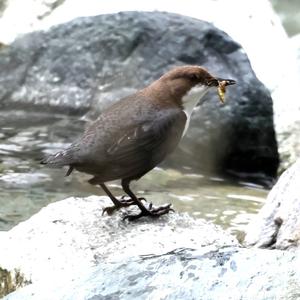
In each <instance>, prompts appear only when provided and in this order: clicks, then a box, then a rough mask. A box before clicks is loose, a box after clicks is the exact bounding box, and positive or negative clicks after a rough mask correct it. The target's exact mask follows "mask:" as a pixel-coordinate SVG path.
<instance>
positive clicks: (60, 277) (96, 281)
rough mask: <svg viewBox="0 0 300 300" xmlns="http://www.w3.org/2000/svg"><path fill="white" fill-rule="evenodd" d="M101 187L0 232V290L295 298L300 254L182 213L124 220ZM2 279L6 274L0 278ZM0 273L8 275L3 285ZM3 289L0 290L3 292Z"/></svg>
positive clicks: (77, 297) (47, 299)
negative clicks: (245, 242) (255, 244)
mask: <svg viewBox="0 0 300 300" xmlns="http://www.w3.org/2000/svg"><path fill="white" fill-rule="evenodd" d="M107 204H110V201H109V200H108V199H107V198H105V197H102V198H101V197H95V196H93V197H89V198H69V199H66V200H63V201H59V202H57V203H53V204H50V205H49V206H47V207H46V208H43V209H42V210H41V211H40V212H39V213H38V214H36V215H34V216H33V217H32V218H31V219H29V220H28V221H26V222H23V223H20V224H19V225H17V226H16V227H15V228H13V229H12V230H10V231H9V232H1V234H0V243H1V247H0V278H2V281H1V282H0V288H1V289H2V290H1V291H0V293H1V292H3V287H4V288H5V287H7V282H9V283H10V284H11V285H10V287H11V288H12V289H11V290H10V291H12V290H13V288H15V286H13V283H16V281H17V286H18V287H20V286H25V287H24V288H19V289H18V290H17V291H16V292H14V293H11V294H9V295H8V296H7V297H4V299H6V300H19V299H22V300H23V299H26V300H41V299H43V300H53V299H55V300H67V299H68V300H87V299H89V300H92V299H93V300H95V299H141V300H143V299H245V300H253V299H258V300H260V299H261V300H265V299H296V298H295V297H297V295H298V293H299V289H298V287H297V282H298V281H299V279H300V271H299V268H298V265H299V262H300V261H299V255H297V254H296V253H292V252H290V253H289V252H288V253H284V252H282V251H277V250H275V251H268V250H261V249H243V248H240V246H239V244H238V242H237V241H236V239H235V238H234V237H232V236H230V235H229V234H228V233H226V232H225V231H223V230H221V229H220V228H219V227H217V226H214V225H213V224H210V223H207V222H204V221H201V220H194V219H192V218H190V217H188V216H187V215H183V214H176V213H173V214H169V215H165V216H163V217H162V218H160V219H157V220H153V219H148V218H145V219H144V220H142V219H140V220H139V221H137V222H134V223H128V222H124V221H122V212H118V213H116V214H115V215H113V216H112V217H108V216H102V215H101V211H102V208H103V207H104V206H105V205H107ZM5 279H9V280H6V281H5ZM5 283H6V285H5ZM2 295H3V293H2Z"/></svg>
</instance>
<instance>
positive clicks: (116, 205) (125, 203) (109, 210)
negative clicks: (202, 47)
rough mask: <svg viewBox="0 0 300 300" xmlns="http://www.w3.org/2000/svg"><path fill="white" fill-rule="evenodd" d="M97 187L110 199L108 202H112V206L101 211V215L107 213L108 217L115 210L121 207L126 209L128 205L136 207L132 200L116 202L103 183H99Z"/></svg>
mask: <svg viewBox="0 0 300 300" xmlns="http://www.w3.org/2000/svg"><path fill="white" fill-rule="evenodd" d="M99 185H100V186H101V187H102V189H103V191H104V192H105V193H106V194H107V196H108V197H109V198H110V200H111V201H112V202H113V204H114V205H113V206H108V207H105V208H104V209H103V212H102V214H104V213H107V214H108V215H111V214H112V213H113V212H114V211H115V210H118V209H120V208H121V207H127V206H130V205H136V203H135V201H134V200H132V199H121V200H118V199H117V198H116V197H115V196H114V195H113V194H112V193H111V192H110V190H109V189H108V188H107V187H106V185H105V184H104V183H99Z"/></svg>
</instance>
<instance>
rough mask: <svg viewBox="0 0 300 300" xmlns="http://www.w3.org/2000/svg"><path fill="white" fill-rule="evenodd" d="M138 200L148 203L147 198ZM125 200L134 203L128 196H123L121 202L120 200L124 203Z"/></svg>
mask: <svg viewBox="0 0 300 300" xmlns="http://www.w3.org/2000/svg"><path fill="white" fill-rule="evenodd" d="M138 199H139V200H140V201H145V202H147V200H146V198H144V197H138ZM123 200H126V201H132V199H131V198H130V197H128V196H127V195H123V196H122V197H121V200H120V201H123Z"/></svg>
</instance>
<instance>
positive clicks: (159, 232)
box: [0, 196, 238, 283]
mask: <svg viewBox="0 0 300 300" xmlns="http://www.w3.org/2000/svg"><path fill="white" fill-rule="evenodd" d="M107 205H111V201H110V200H109V199H108V198H107V197H97V196H91V197H88V198H68V199H65V200H62V201H59V202H56V203H53V204H50V205H48V206H47V207H45V208H43V209H42V210H41V211H40V212H39V213H37V214H36V215H34V216H32V217H31V218H30V219H29V220H27V221H25V222H22V223H20V224H19V225H17V226H16V227H14V228H13V229H12V230H10V231H8V232H0V244H1V247H0V268H2V269H6V270H9V271H12V270H14V269H19V270H20V271H21V273H22V274H24V276H25V278H26V279H27V280H31V281H32V282H35V283H36V282H38V281H44V282H45V280H46V281H47V282H49V281H48V280H52V279H53V280H54V279H55V280H56V281H57V280H58V281H59V280H60V278H61V279H63V278H68V280H72V278H75V277H76V276H78V273H83V272H85V271H87V270H88V269H90V268H91V267H92V266H94V265H95V264H96V262H97V261H105V262H110V261H120V260H122V259H125V258H126V257H136V256H139V255H149V254H157V255H158V254H162V253H166V252H169V251H171V250H174V249H177V248H196V249H201V247H204V246H205V247H206V251H207V249H208V248H211V250H215V249H218V248H220V247H223V246H231V245H238V242H237V241H236V240H235V238H234V237H232V236H230V235H229V234H227V233H225V232H224V231H223V230H221V229H219V228H218V227H216V226H215V225H213V224H209V223H207V222H204V221H201V220H196V219H192V218H191V217H189V216H187V215H186V214H177V213H170V214H169V215H166V216H163V217H161V218H159V219H154V220H153V219H151V220H149V219H147V218H144V220H143V219H140V220H139V221H137V222H132V223H129V222H127V221H125V222H124V221H123V220H122V215H121V214H120V213H115V214H114V215H113V216H107V215H104V216H102V209H103V207H105V206H107ZM51 278H52V279H51Z"/></svg>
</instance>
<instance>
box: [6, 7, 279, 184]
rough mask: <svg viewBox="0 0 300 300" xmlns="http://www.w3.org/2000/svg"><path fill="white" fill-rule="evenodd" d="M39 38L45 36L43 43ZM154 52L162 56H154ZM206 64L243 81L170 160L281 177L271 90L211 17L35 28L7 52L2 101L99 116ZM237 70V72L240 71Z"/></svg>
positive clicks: (198, 116)
mask: <svg viewBox="0 0 300 300" xmlns="http://www.w3.org/2000/svg"><path fill="white" fill-rule="evenodd" d="M37 41H39V42H38V43H37ZM154 53H155V54H156V55H154ZM182 64H199V65H204V66H205V67H207V68H208V69H209V70H210V71H211V72H212V73H213V74H220V75H221V76H224V77H229V78H234V79H237V80H238V84H237V85H236V86H234V87H232V88H231V89H228V95H227V100H228V101H227V104H226V105H224V106H221V105H220V104H218V100H217V94H216V92H214V93H213V92H211V93H210V94H209V95H208V96H207V97H210V98H212V99H211V101H209V102H207V103H205V104H204V105H203V107H202V108H201V110H200V109H198V110H197V111H196V112H195V113H194V116H193V118H192V122H191V130H190V131H189V132H188V133H187V136H186V137H185V139H184V141H183V143H181V147H180V149H179V150H178V151H177V153H176V154H175V155H174V156H173V159H170V160H169V163H168V164H169V165H173V166H174V165H175V166H177V167H178V160H179V159H180V160H181V162H182V163H181V165H183V166H185V167H187V168H191V167H192V168H194V169H198V170H199V169H200V168H201V170H209V171H216V170H217V171H218V170H220V171H222V172H229V173H231V174H239V175H241V174H250V175H249V176H250V177H253V179H254V180H255V179H258V178H260V177H264V176H267V177H268V178H273V177H274V176H276V171H277V167H278V161H279V159H278V153H277V144H276V139H275V133H274V128H273V110H272V100H271V97H270V94H269V93H268V91H267V90H266V89H265V87H264V86H263V85H262V84H261V82H260V81H258V80H257V78H256V76H255V74H254V73H253V71H252V69H251V66H250V64H249V61H248V59H247V56H246V55H245V53H244V51H243V49H242V48H241V47H240V45H239V44H237V43H236V42H234V41H233V40H232V39H231V38H230V37H229V36H228V35H226V34H225V33H224V32H222V31H220V30H218V29H216V28H215V27H214V26H212V25H211V24H209V23H206V22H203V21H199V20H195V19H192V18H188V17H183V16H179V15H174V14H166V13H159V12H155V13H137V12H128V13H120V14H115V15H100V16H97V17H89V18H81V19H77V20H74V21H72V22H70V23H67V24H63V25H60V26H57V27H54V28H52V29H50V30H49V31H47V32H35V33H32V34H28V35H26V36H24V37H22V38H20V39H18V40H16V42H15V43H13V44H12V45H10V47H7V48H4V49H3V50H2V51H1V53H0V78H2V79H1V80H2V81H3V83H4V84H3V86H4V87H5V88H3V89H2V90H1V91H0V99H1V104H0V107H5V108H7V109H9V108H12V109H16V108H27V109H28V110H41V111H54V112H63V113H72V114H83V113H84V112H88V111H89V110H90V109H92V111H93V113H92V114H89V117H91V118H95V116H96V115H97V114H98V113H99V112H100V111H101V110H102V109H103V108H104V107H107V106H108V105H110V104H111V103H112V102H113V101H116V100H117V99H119V98H120V97H121V96H125V95H127V94H129V93H132V92H133V91H135V90H136V89H138V88H141V87H143V86H145V85H146V84H148V83H150V82H151V81H153V80H154V79H157V78H158V77H159V76H160V75H161V74H163V73H164V72H165V71H167V70H169V69H170V68H171V67H172V66H174V65H182ZM236 66H238V68H237V67H236Z"/></svg>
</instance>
